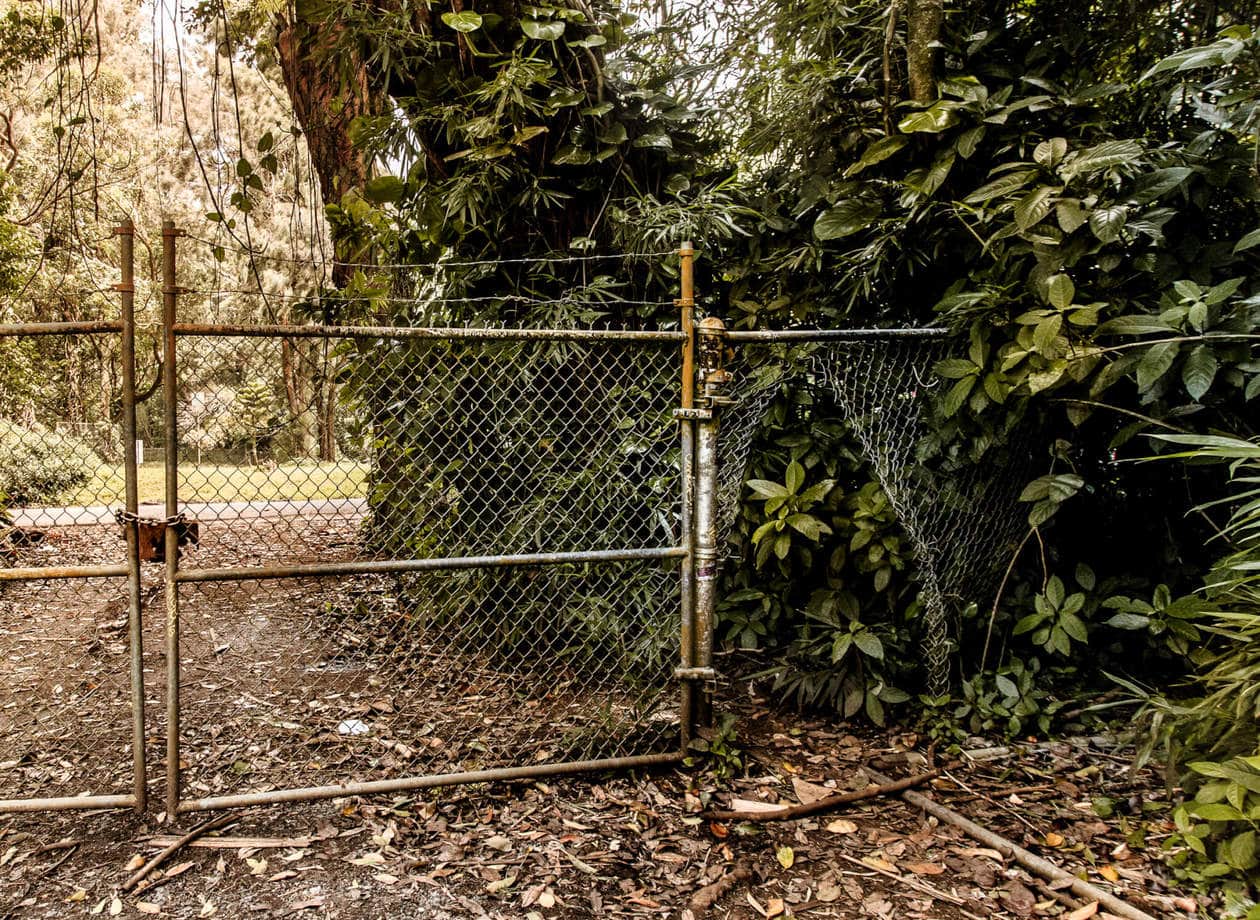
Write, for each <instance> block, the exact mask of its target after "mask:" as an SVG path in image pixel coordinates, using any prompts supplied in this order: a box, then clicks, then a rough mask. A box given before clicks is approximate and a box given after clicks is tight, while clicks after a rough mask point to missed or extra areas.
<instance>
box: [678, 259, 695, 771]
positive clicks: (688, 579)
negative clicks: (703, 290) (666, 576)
mask: <svg viewBox="0 0 1260 920" xmlns="http://www.w3.org/2000/svg"><path fill="white" fill-rule="evenodd" d="M678 264H679V268H678V274H679V297H678V308H679V310H680V313H681V328H682V331H683V334H684V335H686V340H685V341H684V342H683V343H682V386H681V391H680V400H679V403H680V405H681V411H680V412H679V413H678V415H679V428H680V432H681V433H680V437H679V474H680V476H679V479H680V481H681V483H682V508H681V516H680V521H681V524H680V533H679V538H680V542H681V544H682V545H683V546H684V547H686V549H687V555H686V556H684V557H683V559H682V563H681V568H680V571H679V601H680V610H681V614H682V617H681V625H682V630H681V635H680V644H679V653H680V654H679V659H680V661H679V676H680V678H681V680H682V687H681V698H680V699H679V707H678V719H679V728H680V730H681V733H682V749H683V751H684V752H685V751H686V750H687V749H688V748H689V747H690V745H691V738H692V734H693V733H694V730H695V700H696V682H695V680H694V679H693V678H691V677H688V676H686V675H687V673H688V672H689V671H690V670H691V669H692V668H694V667H695V666H696V575H695V572H696V569H695V540H694V533H695V530H694V528H693V526H692V525H693V521H692V515H693V513H694V506H695V455H696V422H695V419H694V418H692V417H691V414H692V413H693V412H694V409H695V402H696V401H695V390H696V367H695V355H696V332H695V309H696V297H695V248H694V247H693V246H692V243H691V241H690V240H688V241H686V242H684V243H683V244H682V246H681V247H680V248H679V250H678Z"/></svg>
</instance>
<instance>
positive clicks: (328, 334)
mask: <svg viewBox="0 0 1260 920" xmlns="http://www.w3.org/2000/svg"><path fill="white" fill-rule="evenodd" d="M172 330H173V331H174V333H175V335H177V336H192V337H199V336H222V337H225V338H237V337H254V338H327V339H430V340H434V341H437V340H444V339H445V340H452V341H459V340H480V341H494V342H511V341H545V342H681V341H684V340H685V339H686V337H687V336H686V334H685V333H683V332H681V331H669V330H666V331H641V330H635V329H492V328H440V327H431V326H314V325H312V326H306V325H265V324H239V325H238V324H217V323H175V324H174V325H173V326H172Z"/></svg>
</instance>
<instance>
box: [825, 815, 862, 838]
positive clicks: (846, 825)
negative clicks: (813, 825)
mask: <svg viewBox="0 0 1260 920" xmlns="http://www.w3.org/2000/svg"><path fill="white" fill-rule="evenodd" d="M857 829H858V826H857V825H856V824H854V823H853V822H852V821H850V820H849V819H848V818H837V819H836V820H834V821H832V822H830V823H829V824H828V825H827V830H828V832H830V833H832V834H856V833H857Z"/></svg>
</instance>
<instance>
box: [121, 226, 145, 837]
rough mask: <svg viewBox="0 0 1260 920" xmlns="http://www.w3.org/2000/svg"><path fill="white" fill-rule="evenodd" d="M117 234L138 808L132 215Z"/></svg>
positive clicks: (140, 632) (140, 747)
mask: <svg viewBox="0 0 1260 920" xmlns="http://www.w3.org/2000/svg"><path fill="white" fill-rule="evenodd" d="M114 232H115V234H116V235H117V236H118V252H119V265H120V269H121V280H120V282H119V284H118V292H119V294H120V297H121V301H122V303H121V307H122V330H121V331H122V438H123V478H124V480H125V493H126V494H125V499H124V500H125V503H126V504H125V508H126V510H127V512H128V514H129V519H128V521H127V523H126V524H125V526H124V528H123V529H124V531H125V532H126V537H127V640H128V645H129V646H130V653H131V720H132V724H131V749H132V750H131V753H132V770H133V777H134V784H135V800H136V801H135V809H136V811H137V813H139V812H143V811H144V810H145V807H146V805H147V804H148V801H147V800H148V790H147V788H146V782H147V770H146V768H145V762H144V754H145V751H144V620H143V609H142V607H141V604H142V598H141V591H140V527H139V524H138V523H137V521H136V518H135V515H136V513H137V511H138V510H139V507H140V488H139V481H138V473H137V470H136V285H135V280H136V277H135V267H136V266H135V262H136V256H135V242H136V236H135V234H136V228H135V226H134V225H133V224H132V222H131V220H130V219H127V220H124V221H123V222H122V225H121V226H119V227H118V228H117V230H115V231H114Z"/></svg>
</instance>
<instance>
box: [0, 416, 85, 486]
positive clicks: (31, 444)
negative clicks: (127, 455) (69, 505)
mask: <svg viewBox="0 0 1260 920" xmlns="http://www.w3.org/2000/svg"><path fill="white" fill-rule="evenodd" d="M101 463H102V460H101V458H100V457H98V456H97V455H96V453H95V452H94V451H93V450H92V448H90V447H89V446H88V445H87V444H86V443H85V442H84V441H82V440H80V439H79V438H76V437H74V436H73V435H70V434H65V433H63V432H59V431H52V430H51V429H49V428H46V427H45V426H43V425H41V424H39V423H38V422H30V423H27V424H19V423H17V422H14V421H11V420H9V419H0V493H2V494H3V496H4V498H5V502H6V504H8V505H9V506H14V505H37V504H48V503H56V502H58V501H61V500H63V499H66V498H67V496H68V495H69V494H71V493H73V492H74V490H76V489H78V488H80V487H81V486H84V485H86V484H87V483H88V482H90V481H91V479H92V477H93V476H94V475H95V474H96V471H97V469H98V468H99V467H100V466H101Z"/></svg>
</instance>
